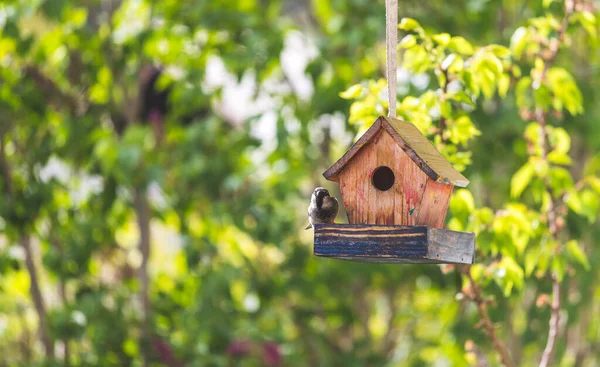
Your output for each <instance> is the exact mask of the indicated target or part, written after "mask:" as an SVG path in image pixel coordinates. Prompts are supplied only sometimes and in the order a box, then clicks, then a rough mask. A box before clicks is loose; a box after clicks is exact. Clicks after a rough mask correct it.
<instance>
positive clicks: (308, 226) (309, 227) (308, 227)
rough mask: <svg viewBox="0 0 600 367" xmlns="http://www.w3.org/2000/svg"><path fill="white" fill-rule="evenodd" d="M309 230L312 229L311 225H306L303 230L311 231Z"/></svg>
mask: <svg viewBox="0 0 600 367" xmlns="http://www.w3.org/2000/svg"><path fill="white" fill-rule="evenodd" d="M311 228H312V224H310V223H308V225H307V226H306V228H304V229H305V230H307V229H311Z"/></svg>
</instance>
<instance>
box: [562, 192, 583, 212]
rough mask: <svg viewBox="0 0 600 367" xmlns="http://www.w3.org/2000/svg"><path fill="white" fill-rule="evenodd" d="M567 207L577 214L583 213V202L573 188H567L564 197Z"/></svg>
mask: <svg viewBox="0 0 600 367" xmlns="http://www.w3.org/2000/svg"><path fill="white" fill-rule="evenodd" d="M565 201H566V202H567V206H568V207H569V209H571V210H572V211H574V212H575V213H577V214H583V203H582V202H581V198H580V197H579V193H578V192H577V191H575V190H573V189H571V190H569V194H568V195H567V196H566V197H565Z"/></svg>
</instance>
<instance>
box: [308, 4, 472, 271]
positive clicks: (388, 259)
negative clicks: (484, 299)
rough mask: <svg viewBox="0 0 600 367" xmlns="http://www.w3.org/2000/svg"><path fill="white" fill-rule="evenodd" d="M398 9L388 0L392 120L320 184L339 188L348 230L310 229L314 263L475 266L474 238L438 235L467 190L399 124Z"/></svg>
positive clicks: (418, 136) (409, 127)
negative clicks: (455, 199)
mask: <svg viewBox="0 0 600 367" xmlns="http://www.w3.org/2000/svg"><path fill="white" fill-rule="evenodd" d="M397 23H398V2H397V0H386V49H387V52H386V54H387V61H386V74H387V75H386V76H387V79H388V102H389V116H388V117H384V116H380V117H379V118H378V119H377V120H376V121H375V123H374V124H373V125H372V126H371V127H370V128H369V129H368V130H367V131H366V132H365V133H364V134H363V136H361V137H360V139H358V141H357V142H356V143H355V144H354V145H353V146H352V147H351V148H350V149H349V150H348V151H347V152H346V154H344V156H342V158H340V159H339V160H338V161H337V162H336V163H335V164H334V165H332V166H331V167H330V168H329V169H328V170H327V171H325V173H323V176H324V177H325V178H326V179H328V180H330V181H334V182H338V183H339V185H340V189H341V192H342V197H343V202H344V207H345V209H346V213H347V216H348V221H349V222H350V223H349V224H317V225H315V226H314V233H315V246H314V254H315V255H317V256H323V257H331V258H336V259H344V260H353V261H360V262H376V263H420V264H440V263H450V264H472V263H473V260H474V254H475V234H474V233H465V232H456V231H450V230H447V229H443V228H442V227H443V225H444V220H445V218H446V211H447V209H448V205H449V203H450V196H451V194H452V189H453V188H454V186H459V187H465V186H467V185H468V184H469V180H467V179H466V178H465V177H464V176H463V175H462V174H461V173H460V172H458V171H457V170H456V169H454V167H453V166H452V165H451V164H450V163H449V162H448V161H447V160H446V159H445V158H444V156H443V155H442V154H440V152H438V151H437V149H436V148H435V147H434V146H433V144H431V142H430V141H429V140H428V139H427V138H426V137H425V136H424V135H423V134H422V133H421V132H420V131H419V129H417V128H416V127H415V126H414V125H413V124H411V123H409V122H405V121H402V120H399V119H397V118H395V116H396V61H397V60H396V57H397V55H396V47H397V42H398V41H397Z"/></svg>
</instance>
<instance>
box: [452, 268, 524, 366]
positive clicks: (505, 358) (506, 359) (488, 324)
mask: <svg viewBox="0 0 600 367" xmlns="http://www.w3.org/2000/svg"><path fill="white" fill-rule="evenodd" d="M464 272H465V274H466V276H467V278H468V279H469V285H470V287H471V294H470V295H469V297H470V299H471V300H472V301H473V302H474V303H475V304H476V305H477V311H478V312H479V316H480V317H481V322H482V324H483V327H484V331H485V333H486V334H487V336H488V337H489V338H490V339H491V341H492V345H493V346H494V349H496V352H497V353H498V355H499V356H500V361H501V362H502V364H503V365H504V366H506V367H515V365H514V363H513V361H512V359H511V357H510V354H509V353H508V350H507V349H506V346H505V345H504V344H503V343H502V341H500V339H499V338H498V336H497V335H496V330H495V329H494V324H493V323H492V320H491V319H490V316H489V314H488V312H487V302H486V301H485V300H484V299H483V297H482V296H481V288H479V285H478V284H477V283H476V282H475V279H473V275H472V274H471V266H470V265H467V266H465V269H464Z"/></svg>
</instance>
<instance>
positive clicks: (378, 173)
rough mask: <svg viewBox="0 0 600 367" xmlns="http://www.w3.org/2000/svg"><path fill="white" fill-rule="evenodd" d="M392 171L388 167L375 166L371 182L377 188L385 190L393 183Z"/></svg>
mask: <svg viewBox="0 0 600 367" xmlns="http://www.w3.org/2000/svg"><path fill="white" fill-rule="evenodd" d="M395 179H396V178H395V177H394V171H392V169H391V168H390V167H386V166H381V167H377V168H375V171H373V177H372V179H371V182H372V183H373V186H375V188H376V189H377V190H381V191H387V190H389V189H390V188H392V186H393V185H394V180H395Z"/></svg>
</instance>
